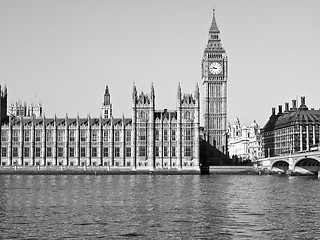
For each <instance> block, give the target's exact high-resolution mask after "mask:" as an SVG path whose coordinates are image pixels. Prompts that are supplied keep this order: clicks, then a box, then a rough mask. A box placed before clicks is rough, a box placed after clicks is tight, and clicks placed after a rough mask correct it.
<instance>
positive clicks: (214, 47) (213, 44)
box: [205, 9, 224, 57]
mask: <svg viewBox="0 0 320 240" xmlns="http://www.w3.org/2000/svg"><path fill="white" fill-rule="evenodd" d="M212 51H214V52H224V49H223V47H222V44H221V38H220V30H219V28H218V25H217V22H216V14H215V10H214V9H213V16H212V22H211V26H210V29H209V39H208V44H207V47H206V50H205V55H206V52H212ZM205 57H207V56H205Z"/></svg>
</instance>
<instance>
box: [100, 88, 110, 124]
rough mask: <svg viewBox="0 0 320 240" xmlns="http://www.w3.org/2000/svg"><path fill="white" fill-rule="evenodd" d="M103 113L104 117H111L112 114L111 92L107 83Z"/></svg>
mask: <svg viewBox="0 0 320 240" xmlns="http://www.w3.org/2000/svg"><path fill="white" fill-rule="evenodd" d="M101 114H102V115H103V117H104V118H110V117H111V115H112V104H111V101H110V93H109V87H108V85H106V89H105V91H104V96H103V105H102V111H101Z"/></svg>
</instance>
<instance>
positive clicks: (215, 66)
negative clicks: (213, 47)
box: [209, 62, 222, 74]
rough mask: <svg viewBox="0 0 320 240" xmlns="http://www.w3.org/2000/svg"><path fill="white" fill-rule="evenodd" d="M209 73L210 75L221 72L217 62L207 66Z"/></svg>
mask: <svg viewBox="0 0 320 240" xmlns="http://www.w3.org/2000/svg"><path fill="white" fill-rule="evenodd" d="M209 71H210V72H211V73H212V74H219V73H221V72H222V66H221V64H220V63H218V62H213V63H211V64H210V66H209Z"/></svg>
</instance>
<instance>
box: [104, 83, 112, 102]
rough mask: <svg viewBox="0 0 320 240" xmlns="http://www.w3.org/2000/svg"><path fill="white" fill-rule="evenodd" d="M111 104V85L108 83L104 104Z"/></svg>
mask: <svg viewBox="0 0 320 240" xmlns="http://www.w3.org/2000/svg"><path fill="white" fill-rule="evenodd" d="M109 104H110V93H109V87H108V85H107V86H106V90H105V92H104V101H103V106H106V105H109Z"/></svg>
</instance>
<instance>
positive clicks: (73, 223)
mask: <svg viewBox="0 0 320 240" xmlns="http://www.w3.org/2000/svg"><path fill="white" fill-rule="evenodd" d="M319 189H320V181H319V180H317V179H315V178H311V177H283V176H245V175H209V176H198V175H112V176H111V175H109V176H108V175H101V176H94V175H90V176H89V175H88V176H85V175H75V176H74V175H69V176H68V175H67V176H66V175H65V176H57V175H55V176H50V175H49V176H48V175H47V176H37V175H33V176H32V175H29V176H28V175H11V176H10V175H2V176H0V236H1V238H3V239H32V238H33V239H61V238H68V239H97V238H102V239H128V238H132V239H164V238H166V239H315V238H317V237H320V191H319Z"/></svg>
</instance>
